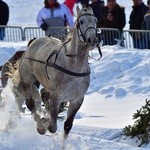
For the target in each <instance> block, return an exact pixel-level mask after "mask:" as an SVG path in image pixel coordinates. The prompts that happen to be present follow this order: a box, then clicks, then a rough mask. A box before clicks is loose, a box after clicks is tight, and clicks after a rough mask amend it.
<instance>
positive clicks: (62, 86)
mask: <svg viewBox="0 0 150 150" xmlns="http://www.w3.org/2000/svg"><path fill="white" fill-rule="evenodd" d="M89 83H90V78H89V76H85V77H70V76H69V77H68V75H66V76H58V77H57V79H56V80H55V87H56V90H57V92H58V93H59V95H65V97H66V98H74V97H81V96H83V95H84V94H85V93H86V91H87V89H88V87H89Z"/></svg>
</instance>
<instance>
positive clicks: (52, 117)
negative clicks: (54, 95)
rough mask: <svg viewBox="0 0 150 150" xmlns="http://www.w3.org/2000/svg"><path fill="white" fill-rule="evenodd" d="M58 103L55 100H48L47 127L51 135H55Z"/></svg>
mask: <svg viewBox="0 0 150 150" xmlns="http://www.w3.org/2000/svg"><path fill="white" fill-rule="evenodd" d="M59 105H60V104H59V103H58V102H57V100H56V99H52V100H50V105H49V108H50V122H49V127H48V130H49V131H50V132H51V133H55V132H56V130H57V116H58V112H59Z"/></svg>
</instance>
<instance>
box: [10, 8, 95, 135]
mask: <svg viewBox="0 0 150 150" xmlns="http://www.w3.org/2000/svg"><path fill="white" fill-rule="evenodd" d="M76 10H77V20H76V23H75V26H74V29H73V31H72V33H70V34H69V36H68V37H67V38H66V39H65V41H64V42H62V41H61V40H59V39H57V38H54V37H41V38H38V39H35V40H34V41H33V42H32V43H31V45H30V46H29V47H28V48H27V50H26V51H25V53H24V55H23V57H22V58H21V60H20V64H19V68H18V70H17V72H16V73H15V74H14V77H13V80H14V82H15V83H17V84H16V86H18V88H19V92H22V93H23V95H24V96H25V97H26V105H27V107H28V109H29V110H30V111H31V112H32V114H33V117H34V120H35V121H36V123H37V131H38V132H39V133H40V134H45V132H46V131H47V130H49V131H50V132H51V133H55V132H56V130H57V116H58V112H59V106H60V104H61V103H62V102H69V106H68V112H67V119H66V121H65V123H64V138H67V136H68V134H69V132H70V130H71V128H72V125H73V120H74V117H75V115H76V113H77V111H78V110H79V108H80V106H81V105H82V103H83V100H84V95H85V93H86V92H87V89H88V87H89V84H90V67H89V64H88V55H89V51H90V50H93V49H94V48H96V47H97V44H98V39H97V19H96V17H95V16H94V15H93V11H92V9H91V7H88V8H82V9H80V8H79V7H77V8H76ZM18 79H19V80H18ZM16 80H18V81H16ZM36 81H38V82H39V83H40V84H41V85H42V86H43V87H44V96H43V95H42V100H43V102H44V105H45V108H46V111H47V116H44V117H43V118H42V117H41V115H40V113H39V112H38V111H37V107H36V105H35V97H34V96H33V95H34V94H33V93H35V90H36V88H35V87H34V83H35V82H36ZM37 90H38V89H37Z"/></svg>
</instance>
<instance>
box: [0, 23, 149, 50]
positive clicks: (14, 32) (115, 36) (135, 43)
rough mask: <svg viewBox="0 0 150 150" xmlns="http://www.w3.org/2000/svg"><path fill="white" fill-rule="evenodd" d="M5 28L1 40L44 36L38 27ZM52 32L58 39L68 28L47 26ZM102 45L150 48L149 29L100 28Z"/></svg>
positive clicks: (18, 39)
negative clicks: (3, 36) (120, 29)
mask: <svg viewBox="0 0 150 150" xmlns="http://www.w3.org/2000/svg"><path fill="white" fill-rule="evenodd" d="M2 28H3V29H5V38H4V39H3V41H7V42H18V41H24V40H27V41H28V40H31V39H33V38H38V37H41V36H45V33H44V31H43V30H42V29H41V28H39V27H25V28H22V27H19V26H2V25H0V30H1V29H2ZM49 29H50V30H51V31H55V32H54V33H53V32H52V36H55V37H58V38H60V39H63V38H64V30H65V33H66V32H68V31H69V28H64V30H63V31H62V28H61V30H60V29H59V27H54V28H49ZM100 29H101V33H102V38H103V41H104V42H103V43H104V45H115V44H117V43H118V44H119V45H121V46H123V47H125V48H139V49H150V42H149V41H150V30H123V31H122V33H120V31H119V30H118V29H114V28H100Z"/></svg>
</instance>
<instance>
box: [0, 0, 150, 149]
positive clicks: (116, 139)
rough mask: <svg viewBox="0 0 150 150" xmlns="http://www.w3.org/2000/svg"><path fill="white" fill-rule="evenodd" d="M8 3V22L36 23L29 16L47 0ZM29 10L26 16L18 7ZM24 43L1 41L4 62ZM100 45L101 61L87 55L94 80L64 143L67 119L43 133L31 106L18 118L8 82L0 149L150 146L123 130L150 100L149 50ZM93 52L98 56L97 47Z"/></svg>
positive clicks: (0, 125)
mask: <svg viewBox="0 0 150 150" xmlns="http://www.w3.org/2000/svg"><path fill="white" fill-rule="evenodd" d="M6 2H8V3H9V5H10V6H11V10H13V11H12V14H14V16H12V15H11V18H10V22H9V24H10V25H22V26H30V25H31V26H32V25H36V23H35V20H32V19H33V18H32V19H31V18H30V17H32V16H31V14H33V16H34V15H36V14H37V12H36V11H38V8H40V7H41V5H42V4H43V0H38V1H33V0H30V1H29V0H22V2H21V3H20V1H19V0H13V1H12V0H6ZM118 3H122V5H125V7H126V8H129V7H130V6H131V5H132V0H126V1H125V2H122V1H121V0H118ZM29 6H30V7H32V6H33V8H30V7H29ZM21 8H22V11H20V10H19V9H21ZM34 8H36V9H34ZM25 10H26V13H25V16H24V17H23V16H22V15H21V13H20V12H22V13H23V11H25ZM32 12H33V13H32ZM27 18H28V20H27ZM23 19H24V22H23ZM32 21H33V22H32ZM26 45H27V41H25V42H14V43H13V42H12V43H11V42H10V43H7V42H0V57H1V59H0V65H2V64H3V63H4V62H6V61H7V60H8V59H9V58H10V57H11V56H12V55H13V54H14V53H15V52H16V51H18V50H24V49H25V48H26ZM101 49H102V53H103V58H102V59H101V60H99V61H95V60H93V59H89V63H90V67H91V84H90V87H89V89H88V92H87V94H86V95H85V100H84V102H83V105H82V107H81V108H80V110H79V111H78V113H77V115H76V118H75V120H74V125H73V128H72V130H71V132H70V134H69V136H68V139H67V140H66V141H65V143H63V140H62V136H63V123H64V121H62V120H59V121H58V131H57V133H55V134H50V133H48V132H47V133H46V135H39V134H38V133H37V131H36V124H35V122H34V121H33V118H32V116H31V115H30V112H29V111H28V110H27V109H26V113H25V114H21V117H20V118H18V116H17V115H16V113H17V108H16V104H15V101H14V97H13V95H12V93H11V89H10V86H11V84H9V85H8V86H7V87H6V88H5V89H4V90H3V92H2V101H3V103H2V102H1V103H0V116H1V121H0V150H61V149H62V147H63V146H64V149H65V150H149V149H150V144H147V145H143V146H142V147H138V145H139V143H137V142H136V141H137V139H135V138H133V139H130V138H129V137H125V136H123V135H121V132H122V129H123V128H124V127H125V126H127V125H133V123H134V120H132V115H133V113H135V112H136V110H137V109H140V108H141V106H143V105H144V104H145V99H150V50H137V49H124V48H121V47H119V46H118V45H115V46H103V47H102V48H101ZM91 56H93V57H94V58H98V57H99V55H98V52H97V49H95V50H93V52H92V54H91ZM63 115H65V112H64V114H63ZM9 123H11V124H9Z"/></svg>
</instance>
